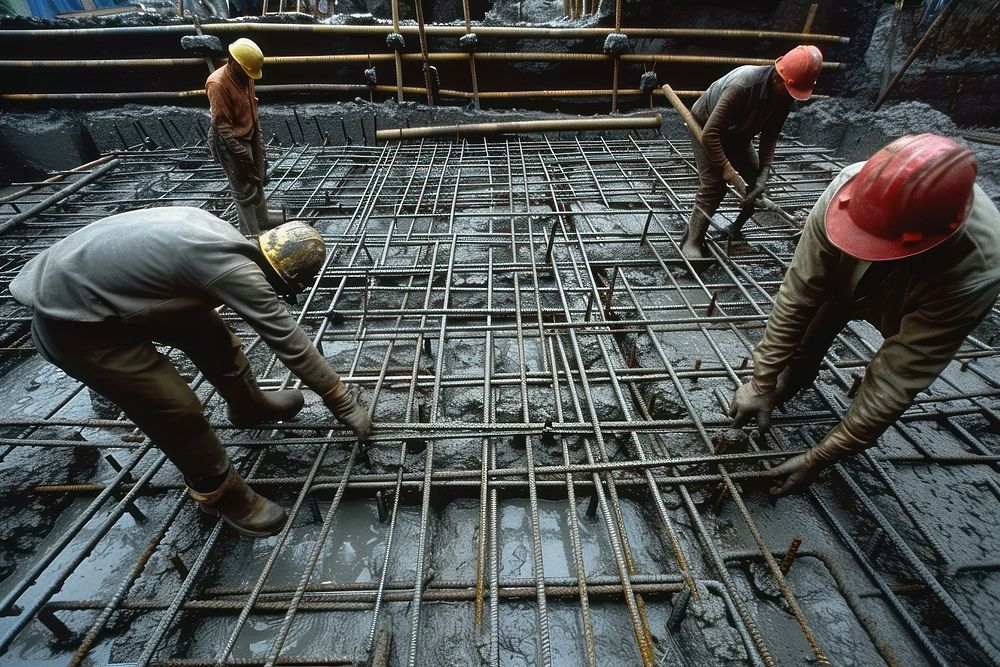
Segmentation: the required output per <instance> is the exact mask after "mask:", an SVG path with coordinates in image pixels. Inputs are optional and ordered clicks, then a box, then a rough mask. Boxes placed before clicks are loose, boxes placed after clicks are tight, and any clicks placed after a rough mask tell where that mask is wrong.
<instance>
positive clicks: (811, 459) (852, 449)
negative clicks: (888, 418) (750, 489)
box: [769, 422, 871, 496]
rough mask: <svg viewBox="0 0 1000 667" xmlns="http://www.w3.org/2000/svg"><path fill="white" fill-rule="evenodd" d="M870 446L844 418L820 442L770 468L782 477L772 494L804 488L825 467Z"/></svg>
mask: <svg viewBox="0 0 1000 667" xmlns="http://www.w3.org/2000/svg"><path fill="white" fill-rule="evenodd" d="M869 446H871V443H867V442H865V441H864V440H861V439H860V438H858V437H856V436H855V435H854V434H852V433H851V432H850V431H848V430H847V427H845V426H844V424H843V422H841V423H840V424H837V425H836V426H834V427H833V428H832V429H830V432H829V433H827V434H826V437H825V438H823V442H821V443H819V445H817V446H816V447H814V448H813V449H810V450H809V451H808V452H805V453H804V454H799V455H798V456H793V457H792V458H790V459H788V460H787V461H785V462H784V463H782V464H781V465H780V466H778V467H777V468H772V469H771V473H770V475H769V476H770V477H774V478H779V479H781V478H783V479H781V481H780V482H779V483H777V484H776V485H775V486H772V487H771V495H772V496H786V495H788V494H789V493H795V492H796V491H803V490H805V489H806V488H808V487H809V485H810V484H812V483H813V482H815V481H816V478H817V477H818V476H819V474H820V473H821V472H822V471H823V470H825V469H826V468H828V467H830V466H832V465H833V464H834V463H837V462H838V461H841V460H843V459H845V458H847V457H848V456H852V455H854V454H857V453H859V452H863V451H864V450H865V449H867V448H868V447H869Z"/></svg>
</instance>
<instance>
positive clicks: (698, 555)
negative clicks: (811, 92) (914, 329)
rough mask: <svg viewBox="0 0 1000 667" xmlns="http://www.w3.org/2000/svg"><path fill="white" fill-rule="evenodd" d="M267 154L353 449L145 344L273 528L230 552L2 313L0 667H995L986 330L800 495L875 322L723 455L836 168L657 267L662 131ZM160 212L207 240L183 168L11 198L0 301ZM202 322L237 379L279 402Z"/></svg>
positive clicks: (327, 430) (666, 217)
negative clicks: (316, 244)
mask: <svg viewBox="0 0 1000 667" xmlns="http://www.w3.org/2000/svg"><path fill="white" fill-rule="evenodd" d="M269 152H270V161H271V165H272V180H271V182H270V185H269V186H268V196H269V199H270V201H271V202H272V203H273V204H280V205H283V206H285V207H286V209H287V210H288V212H289V214H290V215H292V216H296V217H302V218H306V219H308V220H310V221H313V222H314V223H315V226H316V228H317V229H318V230H320V231H321V232H322V233H323V235H324V236H325V238H326V239H327V243H328V248H329V262H328V263H327V265H326V267H325V269H324V271H323V272H322V275H321V276H320V277H319V278H318V279H317V281H316V282H315V284H314V285H313V286H312V288H311V289H310V290H309V291H308V293H307V294H306V295H305V296H304V298H302V299H300V304H299V306H297V307H296V308H295V312H296V313H297V314H298V316H299V320H300V322H301V324H302V326H303V327H304V328H305V330H306V331H307V332H308V333H309V334H310V335H311V336H312V338H313V340H314V341H315V343H316V344H317V346H319V347H320V349H321V350H322V352H323V353H324V354H325V356H326V357H327V358H328V359H329V360H330V362H331V363H332V365H333V366H334V367H335V368H337V369H338V370H340V371H342V372H343V374H344V377H345V380H346V381H347V382H349V383H351V384H354V385H358V386H360V387H362V388H363V390H364V395H365V397H366V400H367V401H368V404H369V405H371V406H372V407H371V409H372V412H373V415H374V418H375V421H376V423H377V425H378V427H377V431H376V435H375V439H374V441H373V442H372V443H371V444H370V445H369V446H367V447H364V448H363V447H359V446H358V444H357V443H356V442H354V441H353V440H352V439H351V438H350V437H349V436H348V435H347V432H346V431H345V430H344V429H343V428H342V427H341V426H339V425H338V424H337V423H336V422H335V421H334V420H333V419H332V417H331V415H330V414H329V413H327V412H326V411H325V410H324V409H322V404H321V403H320V402H319V401H318V399H317V398H316V397H315V396H310V397H309V400H308V404H307V407H306V409H305V410H304V412H303V413H302V415H300V416H299V417H298V418H297V419H296V420H293V421H290V422H287V423H283V424H275V425H273V426H268V427H266V428H263V429H259V430H254V431H243V430H238V429H235V428H233V427H232V426H231V425H229V423H228V422H227V421H226V420H225V413H224V412H221V411H220V410H222V409H224V407H225V406H224V404H223V403H222V401H221V399H220V398H219V397H218V396H216V395H215V393H214V391H213V390H212V389H211V387H210V386H209V385H208V384H207V383H206V382H203V379H202V377H201V376H200V375H199V374H198V372H197V369H196V368H194V367H193V366H191V364H190V363H189V362H188V361H187V360H186V359H185V358H183V357H182V356H180V355H179V354H177V353H176V352H174V351H171V350H164V353H166V354H169V355H170V356H171V358H172V359H174V360H175V362H176V363H177V364H178V366H179V367H180V368H181V370H182V372H183V373H186V374H187V375H186V377H189V378H190V380H191V382H192V386H193V387H195V389H196V391H197V392H198V393H199V396H201V397H202V398H203V399H204V401H205V405H206V410H207V411H208V412H209V413H210V415H211V418H212V421H213V424H214V425H215V426H216V427H217V428H218V430H219V432H220V435H221V436H222V438H223V440H224V442H225V443H226V444H227V446H228V450H229V453H230V455H231V456H232V458H233V459H234V461H235V462H236V464H237V466H238V468H239V469H240V471H241V472H242V473H243V474H244V475H245V476H247V477H248V478H249V479H251V480H253V484H254V486H256V487H257V488H258V489H259V490H261V491H262V492H263V493H265V494H266V495H268V496H269V497H271V498H273V499H275V500H276V501H278V502H280V503H281V504H283V505H284V506H285V507H286V508H287V509H288V510H289V514H290V517H291V518H290V520H289V522H288V524H287V525H286V526H285V529H284V530H283V531H282V533H281V534H279V535H278V536H276V537H273V538H268V539H264V540H258V541H252V540H249V539H247V538H242V537H239V536H238V535H237V534H236V533H234V532H233V531H232V530H230V529H228V528H225V527H223V524H221V523H220V522H218V521H217V520H215V519H209V518H207V517H206V516H203V515H201V514H200V513H199V512H198V511H197V508H196V505H195V504H194V503H193V502H192V501H190V500H189V499H188V498H187V497H186V495H185V493H184V490H183V483H182V480H181V479H180V476H179V474H178V473H177V471H176V470H174V469H173V467H172V466H171V465H170V464H169V463H165V458H164V457H163V456H162V455H161V454H160V453H159V451H158V450H157V449H156V448H155V446H154V445H153V444H152V443H150V442H149V441H148V440H146V439H145V438H144V437H143V435H142V434H141V433H140V432H138V431H137V430H136V429H135V428H134V426H133V425H132V424H131V423H130V422H129V421H128V420H127V419H125V418H124V416H123V415H121V414H120V413H119V412H118V411H117V409H116V408H115V407H114V406H113V405H108V404H107V403H106V402H104V401H103V400H102V399H100V397H97V396H91V395H90V394H89V392H88V390H87V389H86V388H84V387H81V386H80V385H78V384H77V383H76V382H74V381H72V380H71V379H69V378H66V377H65V376H64V375H62V374H61V373H59V372H57V371H55V370H54V369H53V368H52V367H51V366H48V365H47V364H46V363H45V362H44V361H42V360H41V359H40V358H39V357H38V356H37V354H36V353H35V351H34V349H33V346H32V342H31V339H30V335H29V332H28V322H29V316H30V313H29V312H28V311H27V310H26V309H25V308H23V307H21V306H19V305H18V304H16V303H15V302H14V301H13V300H12V299H11V297H10V295H9V292H7V291H4V292H3V293H2V296H0V318H2V319H0V337H2V340H0V364H2V366H0V368H2V369H3V372H4V375H3V380H2V382H0V404H3V405H4V409H3V411H2V413H3V414H2V416H0V434H2V438H0V489H2V493H3V496H2V499H0V503H2V505H3V507H4V510H5V514H7V516H8V518H7V519H5V527H4V534H3V535H2V538H3V540H4V542H5V545H7V546H8V547H9V548H8V553H7V556H6V557H5V562H4V563H3V565H4V571H5V572H6V573H7V576H6V578H5V579H4V580H3V581H2V582H0V595H2V598H0V610H2V612H4V613H5V615H4V616H3V617H2V618H0V633H2V635H0V648H2V649H3V650H4V651H5V652H6V653H5V657H4V658H3V659H4V660H7V659H14V660H46V661H51V662H52V663H53V664H65V663H66V661H67V660H69V661H70V663H71V664H88V662H89V663H91V664H101V663H108V662H121V663H128V664H139V665H145V664H151V663H157V664H173V665H200V664H205V665H210V664H296V665H307V664H323V665H329V664H355V663H364V662H366V661H371V664H393V665H396V664H409V665H415V664H420V665H430V664H480V663H482V664H504V665H507V664H512V665H513V664H556V665H569V664H582V663H589V664H600V665H631V664H639V663H645V664H658V665H659V664H670V665H674V664H680V665H684V664H687V665H703V664H752V665H760V664H768V665H770V664H779V663H780V664H806V663H812V662H818V663H824V662H828V663H832V664H838V665H852V664H853V665H870V664H879V663H881V662H884V663H886V664H891V665H894V664H906V665H917V664H948V663H952V662H954V663H958V664H987V663H996V662H997V661H998V657H997V656H998V651H1000V642H998V639H997V637H998V633H997V624H998V621H997V615H998V610H1000V601H998V600H997V597H996V595H997V593H996V591H997V590H998V586H997V583H998V582H997V576H998V575H997V568H998V563H997V561H996V553H997V550H998V546H1000V536H998V535H997V531H996V525H997V520H998V515H1000V510H998V500H1000V487H998V485H997V477H996V472H997V463H998V460H1000V443H998V436H997V425H998V416H997V412H996V411H997V409H998V395H1000V385H998V382H997V379H996V378H997V377H998V376H1000V375H998V370H1000V369H998V364H997V362H996V359H995V355H996V352H997V350H996V347H995V340H994V337H995V332H996V330H997V328H996V327H997V314H996V313H995V312H994V313H992V314H991V315H990V316H989V317H988V318H987V321H986V322H985V323H984V324H983V326H982V328H981V329H980V330H979V331H977V332H976V334H975V335H974V336H973V337H971V338H970V339H969V341H968V342H967V343H966V344H965V345H964V346H963V348H962V350H961V352H960V353H959V355H958V358H957V359H956V360H955V362H954V363H953V364H951V366H949V368H948V369H947V370H946V371H945V373H944V374H943V375H942V377H941V378H940V379H939V380H938V381H937V382H936V383H935V384H934V385H933V387H932V388H931V389H930V390H929V391H928V392H926V393H925V394H923V395H921V397H920V398H919V399H918V401H917V402H916V403H915V405H914V406H913V407H912V408H911V409H910V410H908V411H907V412H906V414H905V415H904V416H903V418H902V419H901V420H900V421H899V423H898V424H897V425H896V426H895V427H893V429H891V431H890V432H889V433H887V434H886V435H885V436H884V437H883V438H882V439H881V441H880V446H879V447H878V448H877V449H874V450H871V451H870V452H869V453H868V454H866V455H864V456H862V457H857V458H856V459H854V460H851V461H848V462H845V463H844V464H842V465H838V466H835V467H834V468H833V469H832V470H831V472H830V473H829V474H827V475H826V476H825V477H824V478H823V480H822V481H821V482H820V483H818V484H817V485H815V486H814V487H813V488H812V489H811V490H810V491H809V492H808V493H807V494H805V495H804V496H801V497H794V498H788V499H781V500H778V501H773V500H770V499H769V498H768V496H767V495H766V492H764V491H762V489H763V488H766V485H767V470H768V469H769V468H771V467H773V465H775V464H776V463H778V462H780V461H781V460H783V459H785V458H787V457H788V456H789V455H791V454H793V453H795V452H799V451H801V450H802V449H803V448H804V446H806V445H808V444H812V443H813V442H814V440H815V439H816V438H820V437H822V435H823V433H825V430H826V429H827V428H829V426H830V425H832V424H833V423H834V422H835V421H836V420H837V418H838V415H839V414H841V412H842V411H843V409H844V408H845V406H846V405H847V404H848V403H849V401H850V396H851V395H852V393H853V388H854V387H855V385H856V379H855V378H858V377H860V374H861V373H863V369H864V366H865V364H866V362H867V360H868V358H869V357H870V355H871V353H872V352H873V350H875V349H877V347H878V345H879V339H878V336H877V334H875V333H874V332H873V330H871V329H870V328H869V327H868V326H867V325H863V324H861V323H852V324H851V325H849V327H848V328H847V329H846V330H845V331H844V332H843V334H842V335H841V336H840V337H839V339H838V341H837V343H836V344H835V346H834V347H833V348H832V349H831V352H830V354H829V355H828V357H827V359H826V364H825V366H826V367H825V369H824V370H823V372H822V373H821V375H820V378H819V380H818V381H817V382H816V384H815V386H814V387H813V388H811V389H810V390H808V391H806V392H805V393H804V394H803V395H801V396H800V397H798V398H797V399H796V400H794V401H792V402H791V403H789V405H788V406H787V411H786V412H784V413H776V415H775V419H774V427H773V430H772V431H771V432H770V433H769V434H768V435H766V436H764V437H759V436H757V435H755V434H751V435H750V437H748V436H747V434H741V433H733V432H732V431H728V430H726V427H727V426H728V421H729V420H728V418H727V417H726V416H725V413H726V409H727V407H728V399H729V397H730V396H731V394H732V391H733V390H734V389H735V388H736V387H737V386H738V385H739V384H740V383H741V382H742V381H743V380H744V379H745V378H746V377H747V376H748V375H749V373H750V363H749V354H750V351H751V349H752V347H753V345H754V344H755V343H756V342H757V341H758V340H759V339H760V336H761V333H762V329H763V325H764V323H765V321H766V317H767V313H768V311H769V308H770V304H771V302H772V300H773V297H774V294H775V292H776V291H777V288H778V286H779V284H780V280H781V277H782V275H783V273H784V270H785V268H786V266H787V264H788V262H789V260H790V257H791V254H792V252H793V251H794V247H795V240H796V233H797V226H796V224H795V221H797V220H801V219H802V218H803V217H804V215H805V214H806V213H807V211H808V208H809V207H810V206H811V204H812V202H814V201H815V199H816V197H817V196H818V195H819V193H820V192H821V191H822V190H823V189H824V188H825V186H826V184H827V183H828V181H829V180H830V178H831V177H832V175H833V174H834V173H835V172H836V171H837V170H838V169H839V168H840V167H841V166H843V165H841V164H839V163H837V162H836V161H835V160H834V159H832V158H831V157H830V156H829V154H828V152H827V151H826V150H825V149H823V148H819V147H815V146H806V145H803V144H800V143H798V142H795V141H784V142H782V144H781V146H780V147H779V149H778V153H779V154H778V159H777V160H776V162H775V164H776V169H777V173H776V176H775V178H774V180H773V185H772V186H771V188H770V191H769V192H770V196H771V197H772V199H773V200H774V201H775V202H777V203H778V204H779V205H780V206H781V207H782V208H783V210H784V211H785V215H784V216H781V215H776V214H773V213H761V214H758V215H757V216H756V219H755V222H756V224H754V223H750V224H749V225H748V227H747V229H746V233H747V239H746V241H745V242H744V241H740V242H733V243H726V242H723V241H712V242H711V243H710V245H709V247H710V250H711V254H712V256H713V257H714V258H715V259H716V262H715V263H713V264H712V265H711V266H707V267H703V268H699V269H698V270H697V271H694V270H692V267H691V266H690V265H688V264H686V262H685V261H684V260H683V259H682V258H681V256H680V254H679V251H678V250H679V246H678V244H679V242H680V239H681V236H682V232H683V229H684V223H685V220H686V216H687V213H688V211H689V210H690V208H691V205H692V201H693V196H694V191H695V189H696V183H697V181H696V177H695V172H694V169H693V159H692V155H691V149H690V145H689V143H688V141H687V140H686V139H685V138H680V139H676V138H675V139H668V138H664V137H662V136H655V135H653V134H652V133H651V132H648V131H644V132H642V133H632V134H630V135H622V134H616V135H608V136H601V135H584V136H577V137H573V136H570V135H562V136H557V135H551V136H544V135H543V136H537V137H532V138H516V137H510V138H495V139H491V140H488V141H483V140H479V141H467V142H452V141H438V142H432V141H424V142H420V143H412V144H389V145H383V146H359V145H354V146H339V147H328V146H327V147H317V146H291V147H271V148H270V149H269ZM109 165H110V166H109ZM81 183H82V185H81ZM73 184H76V186H77V187H75V189H74V186H73ZM736 203H737V200H736V199H735V198H732V197H731V198H730V199H727V201H726V206H724V208H723V209H722V211H721V212H720V214H719V215H718V216H717V219H719V220H721V219H722V218H727V217H728V218H732V217H733V216H735V214H736V212H737V207H736ZM40 204H48V206H47V207H43V206H40ZM170 205H193V206H200V207H203V208H205V209H207V210H209V211H212V212H214V213H216V214H218V215H220V216H221V217H224V218H226V219H229V220H235V210H234V209H233V206H232V204H231V201H230V199H229V197H228V193H227V191H226V185H225V179H224V177H223V174H222V172H221V169H220V168H219V167H218V166H217V165H215V164H214V163H212V162H210V161H209V158H208V157H207V154H206V152H205V150H204V148H203V147H200V146H184V147H181V148H177V149H170V150H155V151H128V152H123V153H120V154H117V155H116V156H115V157H113V158H112V159H110V160H106V161H104V162H101V163H99V164H95V165H90V166H88V167H86V168H84V169H82V170H80V171H78V172H75V173H72V174H69V175H67V176H66V177H65V178H63V179H60V180H58V181H54V182H50V183H47V184H44V185H41V186H39V187H37V188H36V189H33V190H32V191H31V192H28V193H22V194H20V195H19V196H15V197H8V199H7V200H6V201H5V203H4V204H3V205H2V206H0V213H2V215H3V218H4V219H6V220H10V219H11V218H12V217H15V216H17V217H18V219H17V220H16V222H17V224H12V225H7V226H6V228H5V231H4V233H3V235H2V236H0V281H2V283H3V285H4V286H6V284H8V283H9V281H10V279H11V278H12V277H13V275H14V274H15V273H16V272H17V270H18V269H19V268H20V267H21V266H22V265H23V263H24V262H25V261H26V260H27V259H28V258H29V257H31V256H33V255H34V254H36V253H37V252H39V251H41V250H43V249H44V248H45V247H47V246H48V245H50V244H51V243H52V242H54V241H55V240H57V239H58V238H60V237H62V236H64V235H66V234H68V233H70V232H72V231H73V230H74V229H77V228H79V227H80V226H82V225H86V224H88V223H89V222H91V221H93V220H95V219H97V218H99V217H101V216H104V215H108V214H112V213H115V212H119V211H122V210H127V209H134V208H136V207H151V206H170ZM224 316H225V317H226V318H227V319H228V320H229V321H230V322H231V323H232V325H233V327H234V328H235V329H236V330H237V331H238V332H239V334H240V335H241V337H242V338H243V340H244V342H245V345H246V348H247V350H248V354H249V356H250V357H251V360H252V363H253V364H254V368H255V370H256V371H257V373H258V375H259V376H260V377H261V378H262V383H263V384H264V385H265V386H267V387H271V388H276V387H284V386H291V385H294V384H296V382H297V380H296V378H295V377H294V376H292V375H291V374H290V373H289V372H288V371H287V370H285V369H284V368H283V367H282V365H281V364H280V362H278V361H277V360H276V358H275V357H274V355H273V354H271V352H270V350H269V349H267V347H266V345H263V344H262V343H261V341H260V339H259V338H258V337H257V336H256V334H254V332H253V331H252V330H250V329H249V328H248V327H247V326H246V325H245V324H243V323H242V322H241V321H239V320H238V318H236V317H235V315H233V314H232V313H226V312H224ZM101 457H106V458H101ZM796 552H797V553H796Z"/></svg>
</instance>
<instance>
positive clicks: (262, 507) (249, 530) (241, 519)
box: [187, 466, 288, 537]
mask: <svg viewBox="0 0 1000 667" xmlns="http://www.w3.org/2000/svg"><path fill="white" fill-rule="evenodd" d="M187 492H188V495H189V496H191V497H192V498H194V499H195V500H197V501H198V504H199V505H201V509H202V511H204V512H205V513H207V514H211V515H212V516H221V517H222V520H223V521H225V522H226V523H228V524H229V525H230V526H232V527H233V528H235V529H236V530H237V531H238V532H240V533H243V534H244V535H249V536H250V537H267V536H268V535H274V534H275V533H277V532H279V531H280V530H281V529H282V527H283V526H284V525H285V521H287V520H288V515H287V514H286V513H285V510H283V509H282V508H281V506H279V505H277V504H276V503H273V502H271V501H270V500H268V499H267V498H265V497H264V496H261V495H259V494H258V493H256V492H255V491H254V490H253V489H251V488H250V487H249V486H247V483H246V482H245V481H243V478H242V477H240V474H239V473H238V472H236V469H235V468H233V467H232V466H229V472H228V473H227V474H226V478H225V479H224V480H223V482H222V484H221V485H219V488H217V489H216V490H215V491H210V492H208V493H201V492H199V491H195V490H194V489H192V488H191V487H188V490H187Z"/></svg>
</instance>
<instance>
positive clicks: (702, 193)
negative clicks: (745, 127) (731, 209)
mask: <svg viewBox="0 0 1000 667" xmlns="http://www.w3.org/2000/svg"><path fill="white" fill-rule="evenodd" d="M691 145H692V147H693V148H694V161H695V165H696V166H697V167H698V194H697V195H696V196H695V200H694V203H695V206H697V207H698V208H700V209H701V210H702V211H703V212H704V213H705V215H707V216H709V217H711V216H712V214H713V213H715V211H716V209H718V208H719V204H720V203H722V200H723V199H724V198H725V196H726V181H725V180H723V178H722V166H721V165H717V164H712V163H711V162H710V161H709V159H708V153H706V152H705V149H704V148H702V146H701V143H700V142H699V141H698V140H697V139H695V138H694V137H691ZM722 150H723V152H724V153H725V154H726V159H727V160H729V164H731V165H733V169H735V170H736V171H737V172H739V174H740V176H742V177H743V180H744V181H746V182H747V184H748V185H749V186H750V187H753V183H754V181H756V180H757V173H758V172H759V171H760V163H759V158H758V156H757V151H756V150H755V149H754V147H753V136H748V135H746V134H731V135H725V136H724V137H723V139H722Z"/></svg>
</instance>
